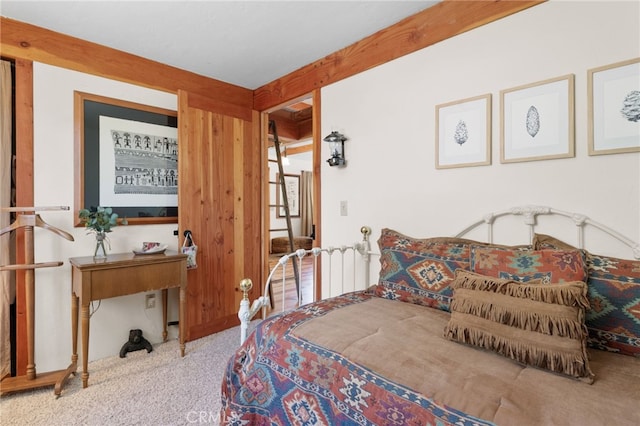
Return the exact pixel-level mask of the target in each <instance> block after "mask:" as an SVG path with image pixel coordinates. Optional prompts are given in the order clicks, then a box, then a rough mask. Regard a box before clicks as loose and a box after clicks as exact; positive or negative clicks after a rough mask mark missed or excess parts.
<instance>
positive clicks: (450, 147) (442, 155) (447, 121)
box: [436, 94, 491, 169]
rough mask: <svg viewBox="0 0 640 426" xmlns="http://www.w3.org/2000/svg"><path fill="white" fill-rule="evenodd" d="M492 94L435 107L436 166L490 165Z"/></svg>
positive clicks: (439, 167) (444, 167) (442, 167)
mask: <svg viewBox="0 0 640 426" xmlns="http://www.w3.org/2000/svg"><path fill="white" fill-rule="evenodd" d="M490 141H491V94H487V95H481V96H476V97H474V98H468V99H463V100H460V101H454V102H449V103H446V104H440V105H437V106H436V168H437V169H448V168H453V167H469V166H484V165H488V164H491V143H490Z"/></svg>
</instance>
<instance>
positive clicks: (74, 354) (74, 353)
mask: <svg viewBox="0 0 640 426" xmlns="http://www.w3.org/2000/svg"><path fill="white" fill-rule="evenodd" d="M77 363H78V297H77V296H76V295H75V294H74V293H73V291H71V364H73V365H77ZM74 372H75V370H74Z"/></svg>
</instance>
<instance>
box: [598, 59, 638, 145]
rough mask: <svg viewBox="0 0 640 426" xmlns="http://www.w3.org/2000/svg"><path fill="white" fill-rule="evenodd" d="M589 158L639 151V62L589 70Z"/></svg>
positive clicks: (633, 60)
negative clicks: (591, 156) (590, 156)
mask: <svg viewBox="0 0 640 426" xmlns="http://www.w3.org/2000/svg"><path fill="white" fill-rule="evenodd" d="M587 77H588V86H587V91H588V97H589V155H601V154H617V153H621V152H638V151H640V58H636V59H631V60H628V61H624V62H618V63H615V64H611V65H606V66H603V67H599V68H594V69H590V70H589V71H588V72H587Z"/></svg>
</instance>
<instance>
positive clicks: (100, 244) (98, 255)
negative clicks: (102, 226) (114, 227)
mask: <svg viewBox="0 0 640 426" xmlns="http://www.w3.org/2000/svg"><path fill="white" fill-rule="evenodd" d="M106 237H107V236H106V234H105V233H104V232H98V233H96V250H95V251H94V252H93V258H94V259H105V258H106V257H107V250H106V248H105V247H104V239H105V238H106Z"/></svg>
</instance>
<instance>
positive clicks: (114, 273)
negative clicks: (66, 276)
mask: <svg viewBox="0 0 640 426" xmlns="http://www.w3.org/2000/svg"><path fill="white" fill-rule="evenodd" d="M69 262H70V263H71V267H72V286H71V325H72V336H71V338H72V342H73V343H72V344H73V355H72V357H71V359H72V362H77V360H78V307H80V314H81V318H82V319H81V325H82V387H84V388H86V387H87V386H88V384H89V371H88V369H87V366H88V360H89V318H90V313H89V303H90V302H91V301H93V300H101V299H107V298H110V297H117V296H125V295H129V294H135V293H140V292H147V291H156V290H162V321H163V333H162V337H163V339H164V340H165V341H166V339H167V289H169V288H172V287H180V320H179V334H180V337H179V338H180V355H181V356H184V351H185V343H184V336H185V334H184V314H185V310H184V309H185V308H184V304H185V297H186V289H187V255H185V254H181V253H177V252H172V251H167V252H165V253H161V254H147V255H135V254H134V253H114V254H110V255H108V256H107V257H106V258H102V259H94V258H93V256H86V257H72V258H70V259H69Z"/></svg>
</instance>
